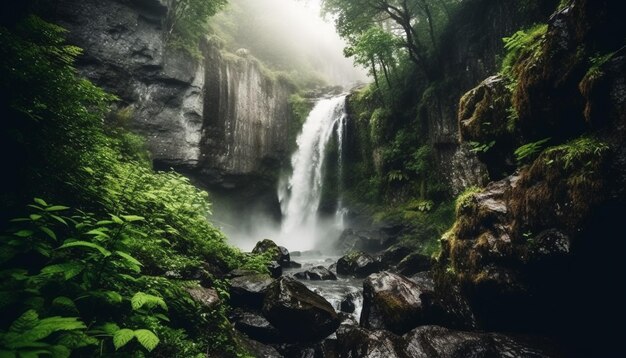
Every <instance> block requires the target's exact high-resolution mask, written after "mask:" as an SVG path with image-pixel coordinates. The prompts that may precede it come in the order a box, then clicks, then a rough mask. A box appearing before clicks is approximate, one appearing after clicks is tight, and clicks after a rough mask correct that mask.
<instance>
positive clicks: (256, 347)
mask: <svg viewBox="0 0 626 358" xmlns="http://www.w3.org/2000/svg"><path fill="white" fill-rule="evenodd" d="M239 342H240V343H241V345H242V346H243V347H244V348H246V350H247V351H248V352H250V353H251V354H252V356H253V357H263V358H284V356H283V355H282V354H280V353H279V352H278V351H277V350H276V348H274V347H272V346H268V345H266V344H263V343H261V342H258V341H255V340H252V339H250V338H248V337H246V336H244V335H240V337H239ZM208 357H214V356H212V355H209V356H208Z"/></svg>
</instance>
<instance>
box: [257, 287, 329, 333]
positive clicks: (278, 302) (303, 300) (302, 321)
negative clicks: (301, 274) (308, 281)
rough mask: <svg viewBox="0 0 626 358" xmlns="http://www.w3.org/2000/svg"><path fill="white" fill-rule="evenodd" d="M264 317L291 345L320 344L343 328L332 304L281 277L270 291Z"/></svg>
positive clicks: (268, 291)
mask: <svg viewBox="0 0 626 358" xmlns="http://www.w3.org/2000/svg"><path fill="white" fill-rule="evenodd" d="M263 315H264V316H265V317H266V318H267V319H268V321H269V322H270V323H272V325H274V326H275V327H276V328H277V329H278V330H279V331H280V333H281V334H282V335H283V336H284V337H285V338H286V339H288V340H290V341H298V342H307V341H316V340H319V339H322V338H324V337H327V336H328V335H329V334H331V333H333V332H334V331H335V330H336V329H337V327H338V326H339V318H338V316H337V313H336V312H335V310H334V309H333V307H332V306H331V304H330V303H328V301H326V300H325V299H324V298H323V297H321V296H320V295H318V294H315V293H314V292H312V291H311V290H309V289H308V288H307V287H306V286H305V285H304V284H302V283H300V282H298V281H296V280H295V279H293V278H290V277H281V278H280V279H278V280H276V282H274V283H273V284H272V285H271V286H270V287H269V288H268V290H267V294H266V296H265V300H264V301H263Z"/></svg>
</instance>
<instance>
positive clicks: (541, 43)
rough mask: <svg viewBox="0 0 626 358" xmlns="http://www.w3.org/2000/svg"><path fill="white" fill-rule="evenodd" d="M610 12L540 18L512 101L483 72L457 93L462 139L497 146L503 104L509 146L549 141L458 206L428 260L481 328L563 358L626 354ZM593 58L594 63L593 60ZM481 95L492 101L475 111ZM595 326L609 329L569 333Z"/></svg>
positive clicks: (617, 70)
mask: <svg viewBox="0 0 626 358" xmlns="http://www.w3.org/2000/svg"><path fill="white" fill-rule="evenodd" d="M619 7H620V5H618V4H617V3H616V2H614V1H609V0H602V1H591V0H574V1H571V2H570V3H569V4H568V5H567V6H564V7H563V8H562V9H561V10H559V11H557V12H556V13H555V14H554V15H553V16H551V17H550V18H549V20H548V24H547V25H548V26H547V31H546V33H545V35H544V36H543V37H541V38H540V39H538V40H537V41H538V47H537V50H536V51H533V52H532V53H529V54H528V55H526V56H521V57H520V58H519V59H518V61H517V63H516V64H515V71H516V72H515V74H516V76H517V81H516V82H515V86H514V88H513V90H512V91H511V93H512V96H513V98H512V101H509V98H507V97H509V96H511V93H507V92H506V91H501V90H498V89H497V86H496V84H497V82H494V81H495V80H496V78H494V77H492V78H490V79H488V80H486V81H483V82H482V83H481V84H480V85H479V86H478V87H476V88H475V89H474V90H472V91H470V92H468V93H467V95H466V96H464V100H463V106H462V111H461V113H460V115H459V120H460V121H461V123H460V126H461V133H462V135H463V137H464V138H468V139H472V140H480V141H486V140H491V139H493V138H497V139H498V140H503V135H504V133H505V131H503V130H498V128H497V124H498V123H504V118H503V116H506V113H504V112H503V110H502V108H501V106H498V105H494V104H496V103H498V102H499V101H504V102H507V101H509V103H512V105H513V107H514V108H515V109H516V110H517V112H518V114H519V119H518V120H517V121H515V122H514V125H515V128H513V129H512V130H511V131H512V133H515V134H517V135H516V138H515V140H516V141H521V140H525V142H522V143H527V142H530V141H535V140H537V139H538V138H552V139H551V141H550V142H548V144H547V146H548V148H546V149H545V150H540V151H538V152H537V154H536V155H535V156H534V157H531V158H529V159H528V165H525V166H522V167H521V168H519V170H518V171H517V172H516V173H514V174H513V175H511V176H508V177H505V178H503V179H501V180H498V181H494V182H492V183H490V184H489V185H487V186H486V187H485V189H483V190H482V191H481V192H479V193H474V194H472V195H469V196H467V197H465V198H464V199H463V200H461V201H460V202H459V203H458V205H457V218H456V222H455V224H454V226H453V228H452V229H451V230H450V231H449V232H448V233H447V234H446V235H444V238H443V239H442V253H441V256H440V257H439V262H440V265H441V267H440V269H439V270H440V274H439V276H438V277H439V280H438V284H439V285H441V286H444V285H445V284H446V281H447V280H453V281H457V282H459V283H460V284H461V287H462V288H463V289H462V292H461V294H462V295H463V296H464V297H466V298H467V299H468V301H469V302H470V305H471V308H472V309H473V311H474V313H475V315H476V318H477V319H478V322H479V325H480V327H481V328H482V329H486V330H493V329H501V330H502V329H503V330H516V331H523V332H533V333H537V332H540V333H543V334H547V335H552V336H554V337H557V338H558V339H561V340H562V341H563V342H564V344H565V345H566V346H568V347H570V348H571V352H569V354H568V355H567V356H573V357H578V356H580V357H585V356H606V357H609V356H612V357H613V356H614V357H618V356H623V355H624V354H625V352H624V347H623V345H621V344H620V343H618V342H621V341H623V339H624V332H625V327H624V322H626V310H625V309H624V306H623V302H624V300H625V299H626V292H625V287H624V282H626V278H625V275H626V267H625V264H624V259H623V255H624V252H626V247H625V246H626V244H625V242H624V240H621V238H623V237H626V232H625V228H624V225H623V224H622V223H621V221H622V220H623V213H624V212H626V204H625V203H626V196H625V192H624V188H625V187H626V183H625V181H624V178H625V177H626V176H625V175H624V173H625V172H626V164H625V163H626V160H625V158H626V155H625V152H626V151H625V150H624V140H625V139H626V131H625V128H626V124H625V123H626V122H625V119H626V115H625V113H626V106H625V102H626V100H625V98H626V96H625V95H624V94H625V91H626V78H625V77H626V76H625V75H624V74H625V73H626V71H625V68H626V54H625V53H624V38H626V25H624V22H623V20H622V19H621V18H620V15H618V14H620V12H619V10H618V9H619ZM599 54H600V55H604V56H605V57H604V61H598V60H594V59H595V58H598V55H599ZM607 54H608V55H607ZM486 98H490V100H489V101H488V102H489V103H491V104H492V105H491V106H484V105H481V103H483V102H484V101H485V99H486ZM498 118H499V119H498ZM487 123H489V125H488V126H487V125H486V124H487ZM502 150H504V148H502ZM509 150H511V149H510V148H509ZM539 153H541V154H539ZM483 159H484V160H485V163H486V164H487V165H488V166H489V167H493V166H494V165H495V166H500V165H501V163H500V161H499V160H498V158H493V157H492V158H488V157H485V158H483ZM618 238H619V239H618ZM584 283H592V284H593V287H595V288H594V289H586V288H584V285H585V284H584ZM601 326H607V327H612V328H611V329H610V330H607V331H605V330H600V331H595V330H591V331H590V330H581V329H580V327H601Z"/></svg>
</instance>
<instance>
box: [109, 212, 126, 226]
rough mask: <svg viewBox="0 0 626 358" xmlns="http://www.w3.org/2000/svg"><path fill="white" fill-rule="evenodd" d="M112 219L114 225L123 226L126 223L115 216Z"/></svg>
mask: <svg viewBox="0 0 626 358" xmlns="http://www.w3.org/2000/svg"><path fill="white" fill-rule="evenodd" d="M111 219H112V220H113V222H114V223H116V224H120V225H122V224H123V223H124V220H122V219H120V218H119V217H118V216H115V215H113V214H111Z"/></svg>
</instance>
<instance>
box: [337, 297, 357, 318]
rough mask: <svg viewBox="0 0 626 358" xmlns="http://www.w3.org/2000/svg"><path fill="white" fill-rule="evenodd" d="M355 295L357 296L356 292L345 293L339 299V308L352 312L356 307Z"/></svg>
mask: <svg viewBox="0 0 626 358" xmlns="http://www.w3.org/2000/svg"><path fill="white" fill-rule="evenodd" d="M357 297H358V293H357V292H350V293H348V294H346V295H345V296H344V297H343V299H342V300H341V303H340V304H339V309H340V310H341V311H342V312H347V313H353V312H354V310H355V309H356V305H355V304H354V301H356V299H357Z"/></svg>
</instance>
